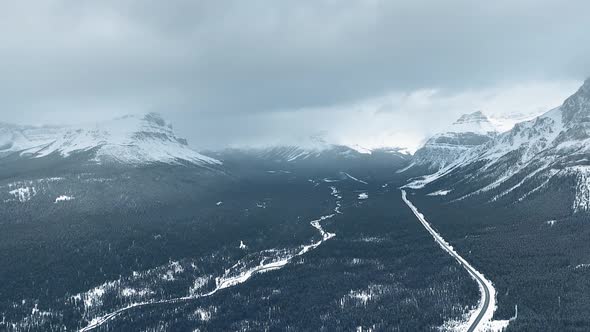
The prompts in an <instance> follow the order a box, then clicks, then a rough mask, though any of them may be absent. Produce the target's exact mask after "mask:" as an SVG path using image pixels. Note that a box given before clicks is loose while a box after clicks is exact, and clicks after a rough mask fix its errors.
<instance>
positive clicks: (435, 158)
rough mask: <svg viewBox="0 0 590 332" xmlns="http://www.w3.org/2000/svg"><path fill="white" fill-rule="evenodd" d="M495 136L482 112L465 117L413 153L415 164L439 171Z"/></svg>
mask: <svg viewBox="0 0 590 332" xmlns="http://www.w3.org/2000/svg"><path fill="white" fill-rule="evenodd" d="M496 134H497V132H496V129H495V127H494V126H493V125H492V123H491V122H490V121H489V119H488V118H487V117H486V116H485V115H484V114H483V113H482V112H481V111H477V112H474V113H470V114H464V115H462V116H461V117H460V118H459V119H458V120H457V121H455V122H453V124H452V125H451V126H450V127H449V128H448V129H447V130H445V131H444V132H442V133H439V134H436V135H434V136H432V137H431V138H429V139H428V140H427V141H426V143H425V144H424V146H423V147H422V148H420V149H418V150H417V151H416V153H415V154H414V160H413V163H412V165H413V166H415V167H422V168H426V169H427V171H431V172H432V171H437V170H439V169H441V168H443V167H445V166H447V165H449V164H450V163H452V162H453V161H455V160H456V159H457V158H458V157H459V156H461V155H463V154H465V153H466V152H467V151H469V150H471V149H473V148H475V147H477V146H480V145H482V144H485V143H487V142H488V141H490V140H491V139H492V138H493V137H494V136H495V135H496Z"/></svg>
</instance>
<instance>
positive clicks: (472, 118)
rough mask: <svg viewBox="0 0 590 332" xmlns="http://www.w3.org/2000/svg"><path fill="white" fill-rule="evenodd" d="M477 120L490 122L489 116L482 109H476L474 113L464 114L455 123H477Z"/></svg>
mask: <svg viewBox="0 0 590 332" xmlns="http://www.w3.org/2000/svg"><path fill="white" fill-rule="evenodd" d="M477 122H489V119H488V117H487V116H486V115H485V114H483V112H482V111H476V112H473V113H468V114H463V115H461V117H459V119H457V121H455V122H454V123H453V124H461V123H477Z"/></svg>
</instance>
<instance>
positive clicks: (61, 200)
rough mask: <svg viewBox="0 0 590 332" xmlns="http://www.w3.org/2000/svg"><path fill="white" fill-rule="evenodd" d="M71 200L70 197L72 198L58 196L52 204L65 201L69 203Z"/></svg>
mask: <svg viewBox="0 0 590 332" xmlns="http://www.w3.org/2000/svg"><path fill="white" fill-rule="evenodd" d="M73 199H74V197H72V196H66V195H61V196H58V197H57V198H56V199H55V202H54V203H59V202H66V201H71V200H73Z"/></svg>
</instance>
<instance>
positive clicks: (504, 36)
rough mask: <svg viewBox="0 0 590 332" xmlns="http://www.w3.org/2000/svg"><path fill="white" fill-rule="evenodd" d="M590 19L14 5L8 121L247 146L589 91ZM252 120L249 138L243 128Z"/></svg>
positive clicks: (373, 8)
mask: <svg viewBox="0 0 590 332" xmlns="http://www.w3.org/2000/svg"><path fill="white" fill-rule="evenodd" d="M589 11H590V3H589V2H587V1H581V0H579V1H568V2H563V1H557V0H555V1H549V0H542V1H532V0H519V1H514V0H512V1H508V0H499V1H486V2H481V1H478V2H474V1H467V0H457V1H434V0H431V1H389V0H366V1H361V0H358V1H347V2H341V1H330V0H304V1H281V2H279V1H270V0H267V1H262V0H253V1H188V0H176V1H172V2H168V1H125V0H106V1H98V2H92V3H91V2H86V1H74V0H62V1H59V0H45V1H33V0H24V1H18V2H3V3H2V4H0V52H1V54H2V57H1V58H0V72H2V73H3V75H1V76H0V98H1V99H2V101H3V105H2V109H3V110H4V111H2V116H3V118H5V120H10V121H20V122H25V121H28V122H30V121H42V120H43V121H51V120H54V121H74V120H78V119H81V120H85V119H94V118H100V117H106V116H111V115H119V114H121V113H126V112H144V111H159V112H161V113H164V114H165V115H166V114H169V115H170V116H171V117H173V118H175V119H177V122H178V121H180V122H181V125H180V127H182V128H184V129H183V130H185V131H186V132H187V133H189V135H193V134H192V133H190V128H189V127H190V123H191V122H192V123H194V124H195V125H194V126H193V127H195V128H196V127H201V126H205V127H207V128H210V130H211V131H215V128H216V127H217V128H218V129H219V131H222V130H230V128H233V129H235V132H243V134H244V139H245V138H251V137H253V136H256V135H257V134H259V133H260V132H261V131H265V130H268V132H273V130H272V127H273V126H277V124H276V123H274V122H272V121H273V120H271V119H274V118H278V119H281V117H277V116H267V115H256V114H271V113H272V114H275V113H276V112H299V111H300V110H301V109H310V108H315V109H322V108H323V107H334V106H338V105H348V104H352V103H357V102H359V101H361V100H367V99H371V98H376V97H379V96H382V95H385V94H388V93H391V92H392V91H394V92H395V91H397V92H408V93H410V92H412V91H416V90H421V89H438V90H439V91H440V92H439V93H448V94H451V95H453V94H461V93H462V92H463V91H465V90H469V89H486V88H490V87H494V86H499V85H505V86H508V85H510V84H516V83H519V82H526V81H532V80H553V81H557V80H581V79H583V78H584V77H585V76H586V75H589V74H590V40H589V39H590V34H588V32H587V31H588V30H589V29H588V28H589V23H588V19H587V13H588V12H589ZM49 112H53V113H52V114H56V117H57V118H56V119H52V118H53V117H54V116H53V115H52V114H50V113H49ZM344 113H345V112H343V114H344ZM331 114H338V113H337V112H336V113H331ZM246 118H252V119H256V120H257V121H249V122H248V123H249V124H250V126H252V129H246V128H238V127H239V126H241V125H242V124H243V123H244V119H246ZM221 121H223V122H221ZM204 124H207V125H204ZM212 126H213V127H212ZM214 134H215V133H214V132H213V133H211V135H214ZM194 135H195V136H194V139H198V140H201V141H202V140H203V139H201V138H200V137H198V135H196V134H194Z"/></svg>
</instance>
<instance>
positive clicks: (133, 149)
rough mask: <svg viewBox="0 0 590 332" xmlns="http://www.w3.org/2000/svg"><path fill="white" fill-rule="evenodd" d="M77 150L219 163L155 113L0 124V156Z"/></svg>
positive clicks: (99, 158) (118, 158) (114, 158)
mask: <svg viewBox="0 0 590 332" xmlns="http://www.w3.org/2000/svg"><path fill="white" fill-rule="evenodd" d="M79 153H89V155H90V156H91V158H90V160H89V161H91V162H95V163H119V164H129V165H141V164H150V163H167V164H176V163H193V164H199V165H203V164H219V163H220V162H219V161H218V160H215V159H213V158H210V157H207V156H204V155H202V154H200V153H197V152H196V151H194V150H193V149H191V148H190V147H189V146H188V144H187V141H186V140H185V139H183V138H180V137H178V136H176V134H175V133H174V131H173V130H172V126H171V125H170V124H168V123H166V121H165V120H164V119H163V118H162V117H161V116H160V115H158V114H155V113H149V114H146V115H129V116H125V117H121V118H117V119H114V120H111V121H106V122H101V123H96V124H87V125H81V126H70V127H32V126H18V125H11V124H0V157H8V156H20V157H27V158H32V159H35V158H43V157H48V156H60V157H63V158H67V157H70V156H73V155H76V154H79Z"/></svg>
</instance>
